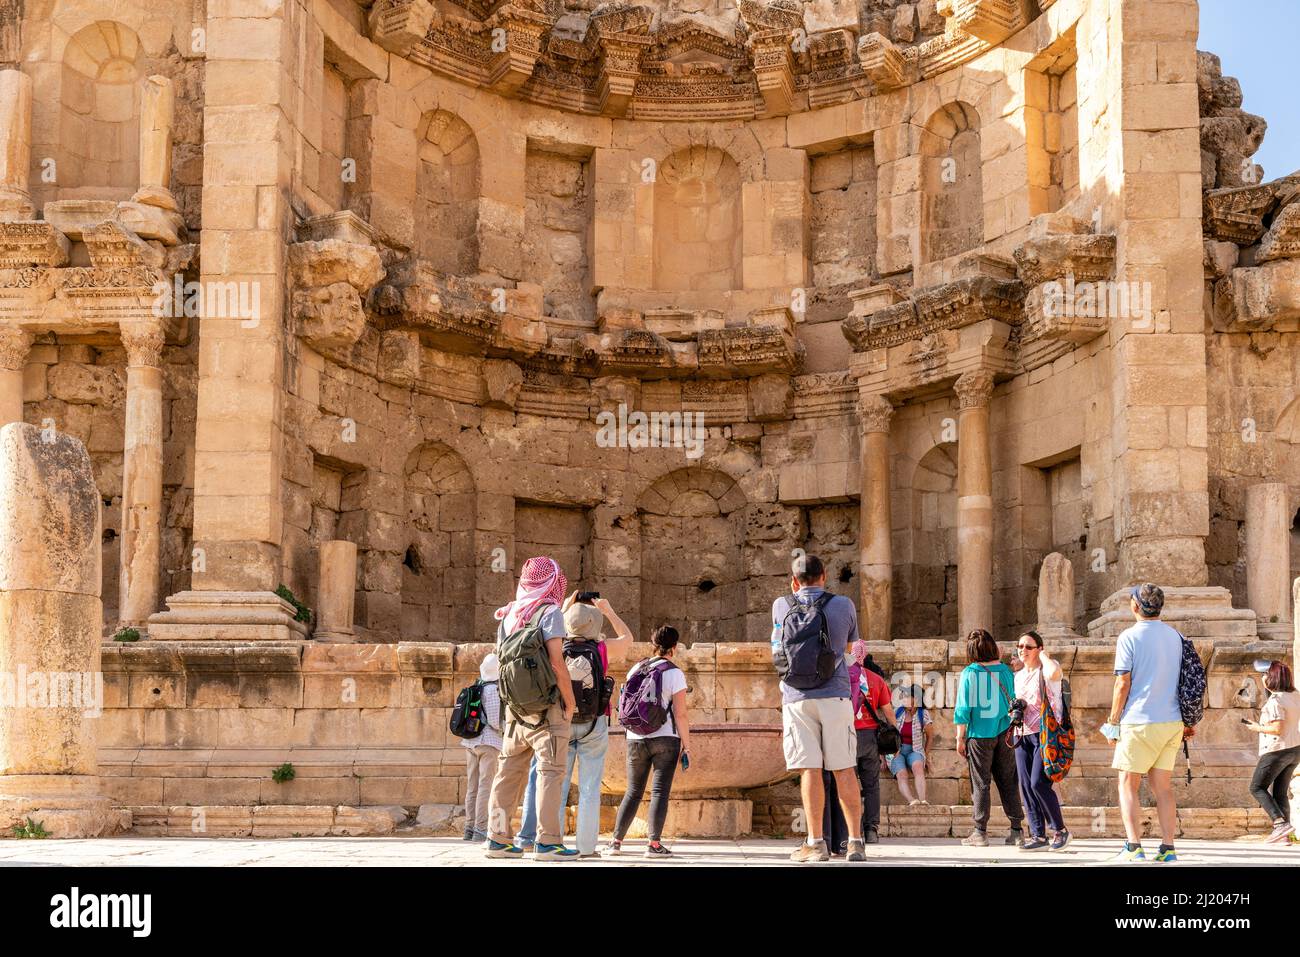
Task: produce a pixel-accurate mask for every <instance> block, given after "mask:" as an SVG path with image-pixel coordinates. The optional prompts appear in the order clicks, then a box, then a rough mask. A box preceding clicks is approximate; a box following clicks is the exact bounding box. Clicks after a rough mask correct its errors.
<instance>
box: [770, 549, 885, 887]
mask: <svg viewBox="0 0 1300 957" xmlns="http://www.w3.org/2000/svg"><path fill="white" fill-rule="evenodd" d="M790 591H791V594H790V595H783V596H781V597H780V598H778V599H777V600H776V601H774V602H773V603H772V657H773V661H774V662H775V663H776V666H777V671H778V673H780V674H781V676H782V677H781V704H782V707H781V724H782V732H783V733H782V740H783V742H784V750H785V766H786V767H787V768H788V769H789V770H791V771H798V772H799V785H800V786H799V791H800V797H801V798H802V802H803V813H804V817H805V819H806V821H807V825H808V837H807V839H806V840H805V841H804V842H803V843H801V844H800V845H799V848H798V850H796V851H795V852H794V853H793V854H791V855H790V859H791V860H794V861H800V862H805V861H826V860H830V851H829V849H828V848H827V847H826V841H825V839H824V838H823V836H822V812H823V811H824V810H825V805H826V790H825V788H824V786H823V785H822V771H823V770H827V771H830V772H831V773H832V774H834V775H835V785H836V790H838V791H839V796H840V806H841V807H842V808H843V810H844V820H845V823H846V824H847V825H848V829H849V844H848V853H847V855H846V857H847V859H848V860H850V861H864V860H866V857H867V856H866V850H865V847H864V845H863V841H862V796H861V795H860V794H859V793H858V780H857V774H856V770H855V769H856V766H857V760H858V736H857V731H856V730H855V729H854V727H853V702H852V697H851V695H850V690H849V669H848V664H847V662H846V661H845V652H846V651H847V649H848V647H849V646H850V645H851V644H852V643H853V642H854V641H856V640H857V637H858V610H857V608H855V607H854V605H853V602H852V601H851V600H850V599H848V598H845V597H844V596H843V595H832V594H830V593H829V592H828V591H826V569H825V567H824V566H823V565H822V562H821V560H820V559H819V558H817V557H816V556H813V555H804V556H801V557H799V558H797V559H795V561H794V563H793V567H792V572H791V579H790ZM823 630H824V634H825V636H826V638H827V641H826V642H825V643H824V644H823V643H822V642H821V641H820V640H819V636H820V634H821V633H822V632H823ZM827 645H828V646H829V647H828V648H827V647H826V646H827ZM831 655H834V661H833V662H832V661H831ZM819 658H820V659H821V660H819Z"/></svg>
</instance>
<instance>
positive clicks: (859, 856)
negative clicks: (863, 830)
mask: <svg viewBox="0 0 1300 957" xmlns="http://www.w3.org/2000/svg"><path fill="white" fill-rule="evenodd" d="M844 859H845V860H846V861H865V860H866V859H867V851H866V848H865V847H863V844H862V842H861V841H859V840H856V839H855V838H849V848H848V850H847V851H846V852H845V854H844Z"/></svg>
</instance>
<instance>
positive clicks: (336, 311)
mask: <svg viewBox="0 0 1300 957" xmlns="http://www.w3.org/2000/svg"><path fill="white" fill-rule="evenodd" d="M289 270H290V278H291V280H292V282H293V298H292V301H291V308H292V311H293V315H294V318H295V319H296V320H297V322H298V334H299V335H300V336H302V337H303V338H304V339H305V340H307V342H309V343H311V344H312V345H313V346H315V347H316V348H317V349H319V350H321V351H323V352H327V353H330V354H337V353H338V352H340V351H341V350H346V349H349V348H351V347H352V346H353V345H355V344H356V342H357V341H358V340H359V339H360V338H361V335H362V333H363V332H364V331H365V328H366V314H365V310H364V309H363V308H362V305H361V297H362V296H363V295H364V294H366V293H367V292H369V290H370V288H371V287H372V286H374V285H375V284H376V283H378V282H379V281H380V280H381V279H383V277H384V267H383V265H382V264H381V262H380V259H379V250H377V249H376V248H375V247H374V246H370V245H363V244H360V243H349V242H345V241H343V240H340V239H325V240H319V241H312V242H302V243H294V244H293V245H291V246H290V247H289Z"/></svg>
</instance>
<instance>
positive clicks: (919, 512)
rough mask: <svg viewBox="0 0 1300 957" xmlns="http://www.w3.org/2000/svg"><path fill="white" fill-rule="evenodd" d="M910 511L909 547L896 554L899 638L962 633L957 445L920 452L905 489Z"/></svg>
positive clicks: (895, 600) (895, 610) (895, 605)
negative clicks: (958, 599) (959, 611)
mask: <svg viewBox="0 0 1300 957" xmlns="http://www.w3.org/2000/svg"><path fill="white" fill-rule="evenodd" d="M904 498H905V499H910V517H909V523H908V527H907V530H906V534H905V551H904V552H903V554H901V555H899V556H896V557H895V563H894V582H895V587H894V590H893V622H894V636H895V637H896V638H933V637H935V636H936V635H955V634H956V633H957V445H956V443H955V442H945V443H942V444H940V445H936V446H934V447H933V448H932V449H930V451H929V452H927V453H926V454H925V455H924V456H922V457H921V460H920V462H918V463H917V465H916V470H915V473H914V474H913V475H912V480H911V482H910V484H909V486H908V492H907V493H905V496H904Z"/></svg>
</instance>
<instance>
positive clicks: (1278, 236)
mask: <svg viewBox="0 0 1300 957" xmlns="http://www.w3.org/2000/svg"><path fill="white" fill-rule="evenodd" d="M1297 258H1300V192H1298V193H1297V194H1296V195H1295V196H1294V198H1293V199H1292V200H1291V202H1290V205H1288V206H1283V207H1282V208H1281V209H1280V210H1278V212H1277V213H1276V214H1275V215H1274V216H1273V224H1272V225H1271V226H1269V228H1268V232H1266V233H1265V234H1264V238H1263V239H1262V240H1261V241H1260V244H1259V255H1258V256H1257V257H1256V260H1257V261H1258V262H1270V261H1272V260H1274V259H1297Z"/></svg>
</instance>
